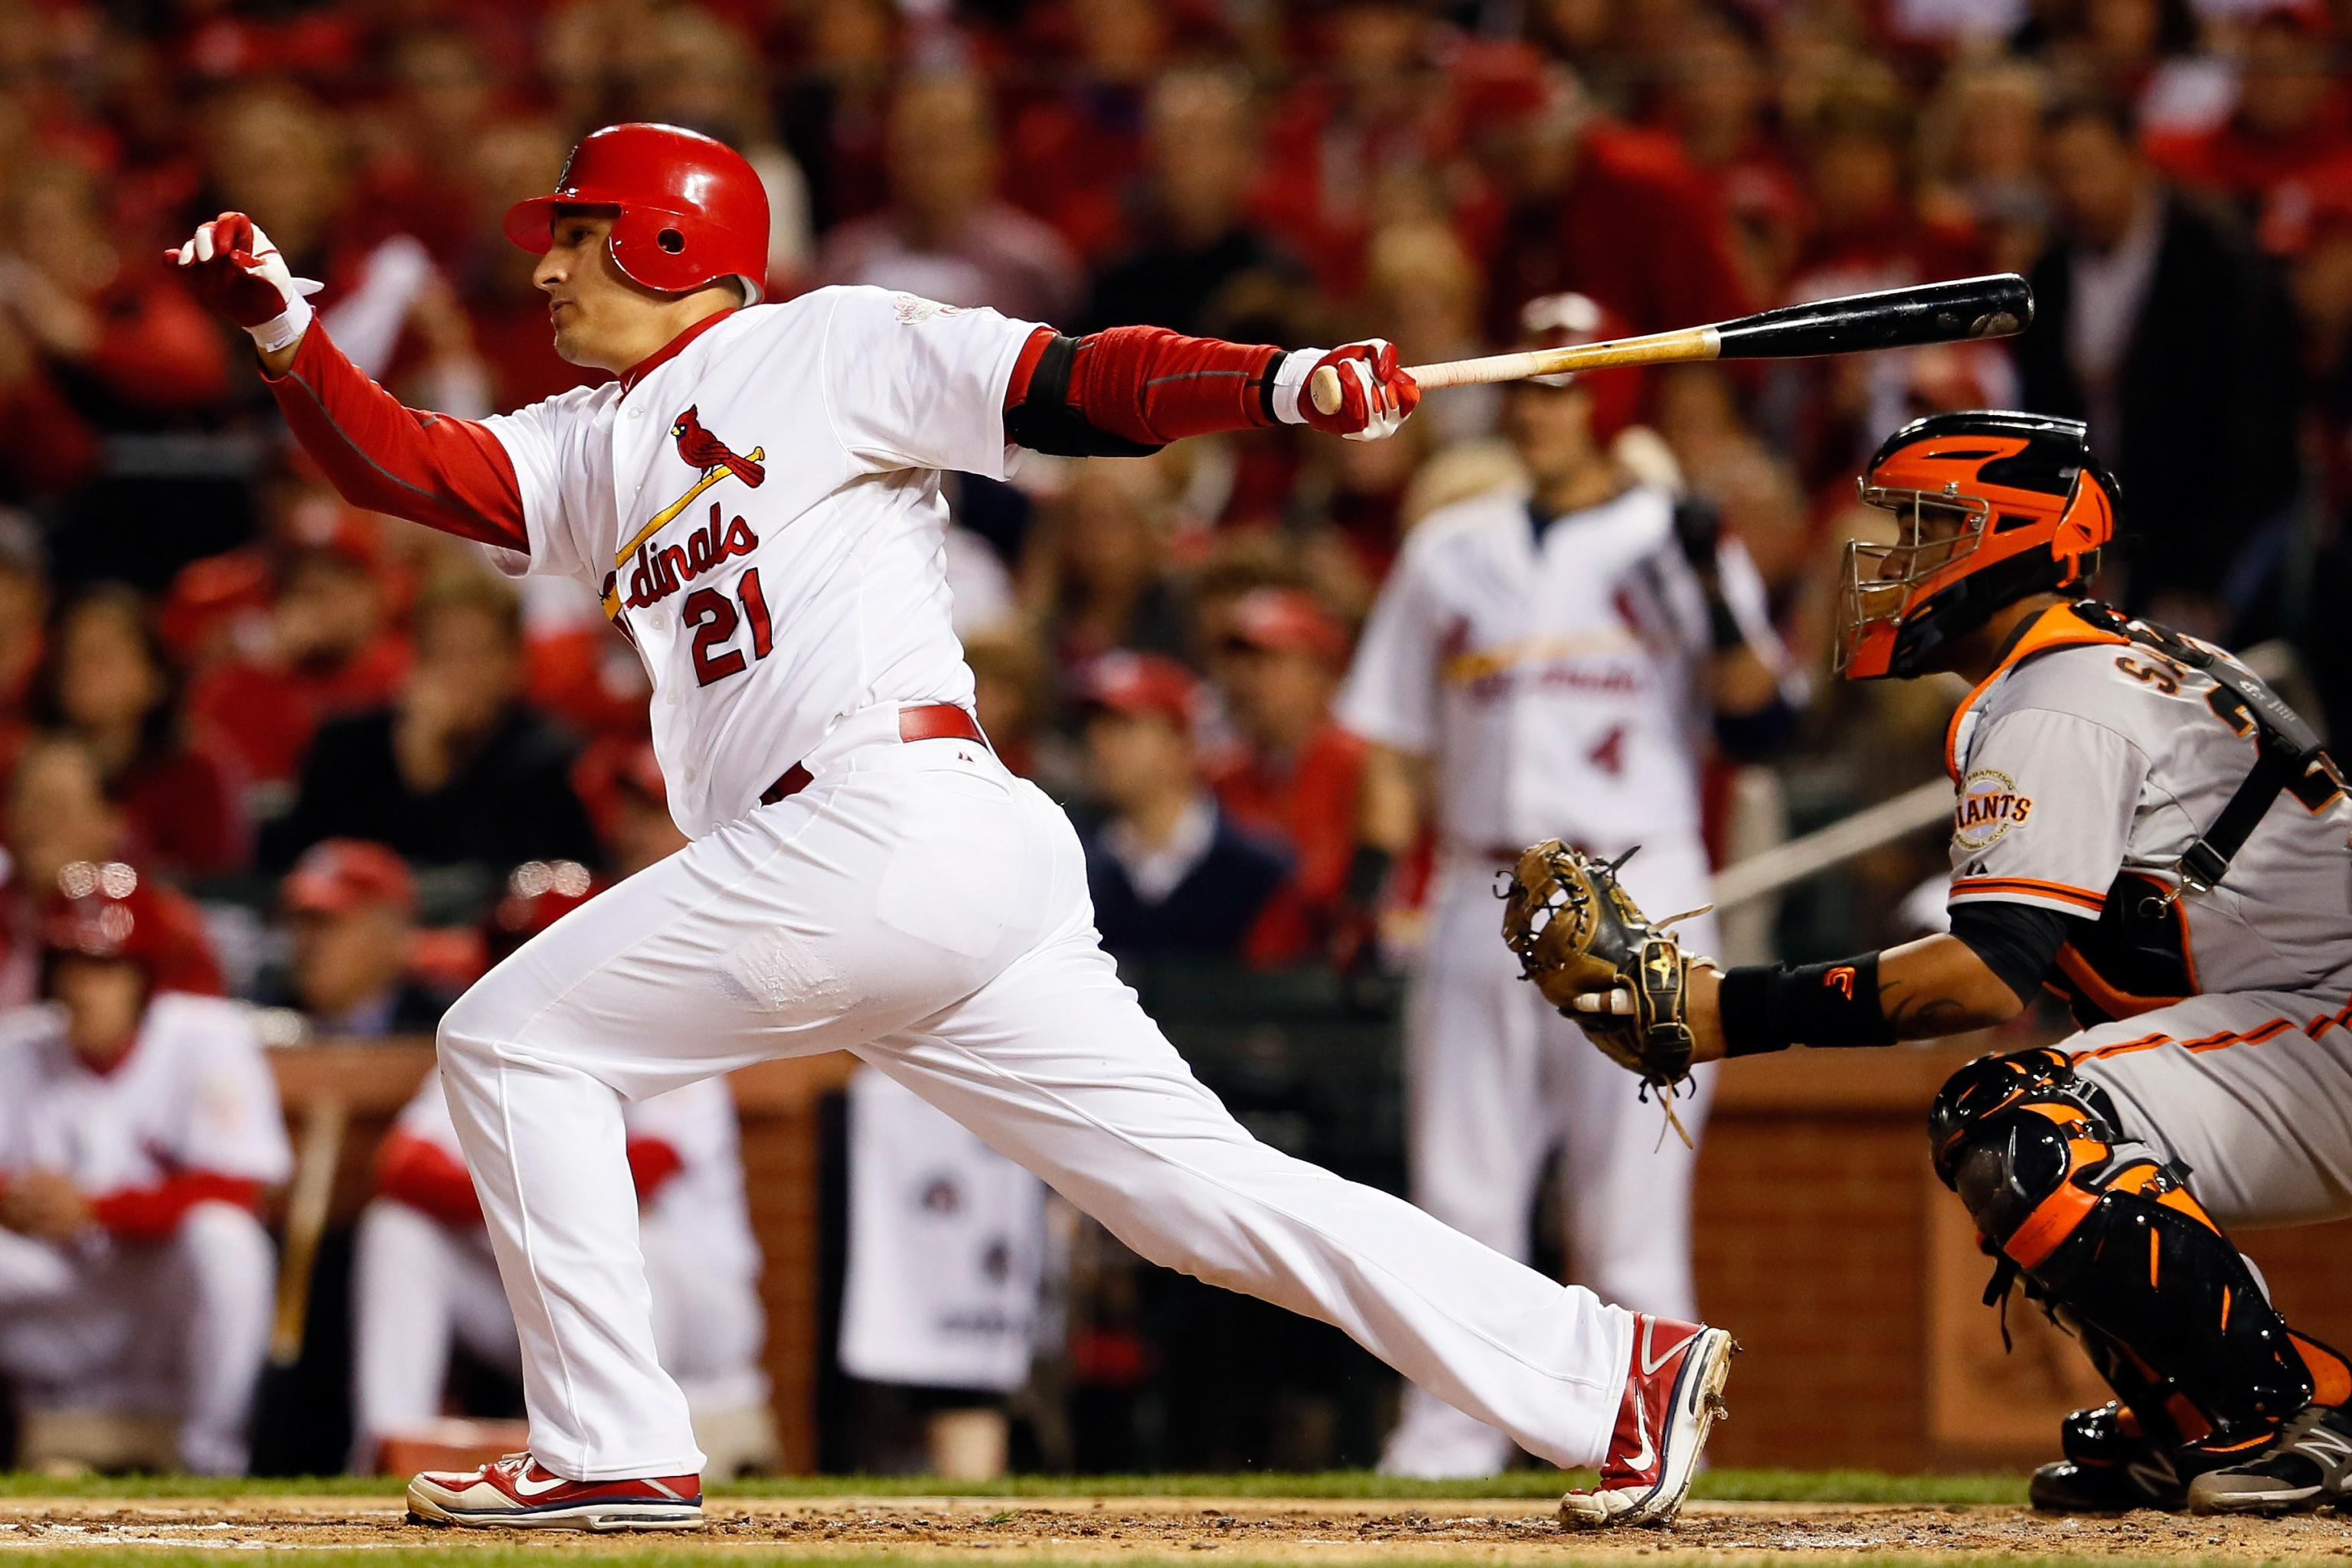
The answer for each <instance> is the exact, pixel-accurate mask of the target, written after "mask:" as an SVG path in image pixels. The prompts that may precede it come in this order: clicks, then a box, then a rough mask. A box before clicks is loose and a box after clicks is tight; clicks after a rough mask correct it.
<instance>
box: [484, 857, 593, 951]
mask: <svg viewBox="0 0 2352 1568" xmlns="http://www.w3.org/2000/svg"><path fill="white" fill-rule="evenodd" d="M595 896H596V879H595V877H594V876H593V874H592V873H591V872H590V871H589V869H588V868H587V867H585V866H583V865H582V864H580V862H579V861H577V860H526V861H524V862H523V863H522V864H521V865H520V866H518V867H516V868H514V870H513V871H512V872H510V873H509V875H508V877H507V890H506V896H505V897H504V898H502V899H500V900H499V906H498V908H497V909H495V910H492V911H491V912H490V930H489V939H490V943H491V948H492V951H493V952H494V953H496V954H497V955H498V956H500V957H503V956H504V955H505V953H506V952H511V951H513V950H514V949H515V948H518V947H520V946H521V945H522V944H523V943H524V942H529V941H530V939H531V938H532V937H535V936H537V935H538V934H539V933H540V932H541V931H545V930H546V929H547V928H548V927H550V926H551V925H553V924H554V923H555V922H556V921H560V920H562V918H563V917H564V916H566V915H568V914H570V913H571V912H572V910H576V909H578V908H579V907H580V906H581V905H583V904H584V903H586V902H587V901H588V900H590V899H593V898H594V897H595Z"/></svg>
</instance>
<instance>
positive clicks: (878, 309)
mask: <svg viewBox="0 0 2352 1568" xmlns="http://www.w3.org/2000/svg"><path fill="white" fill-rule="evenodd" d="M714 321H715V324H713V325H712V326H710V327H709V329H708V330H706V331H700V332H698V333H695V334H692V335H690V336H688V338H687V339H686V340H684V342H683V343H682V345H681V346H676V347H675V348H674V350H673V352H671V353H669V356H668V357H667V358H666V359H663V360H660V361H659V362H658V363H655V364H654V365H653V366H652V368H651V369H648V370H646V371H644V372H643V374H640V375H639V376H637V378H636V379H635V380H634V381H633V382H632V383H630V384H627V385H626V386H624V385H623V384H621V383H618V382H610V383H606V384H604V385H602V386H596V387H589V388H582V389H580V390H577V391H573V392H569V393H566V394H564V395H562V396H560V397H554V398H550V399H549V400H547V401H546V402H543V403H538V404H534V405H531V406H530V407H528V408H525V409H522V410H520V412H517V413H514V414H510V415H502V416H498V417H496V418H492V419H490V420H488V421H486V424H487V425H488V428H489V429H490V430H491V431H492V432H493V433H494V434H495V435H496V436H497V437H498V439H499V442H500V444H501V445H502V446H504V447H505V448H506V451H507V454H508V456H509V458H511V459H512V461H513V464H514V468H515V474H516V478H517V481H518V483H519V484H520V488H521V492H522V510H523V521H524V526H525V529H526V531H527V533H528V535H529V538H530V554H529V558H528V560H525V559H524V558H523V557H522V556H520V555H518V554H517V553H516V552H512V551H505V550H495V549H494V550H493V552H492V554H493V558H494V559H495V560H497V561H498V562H499V565H500V566H501V568H502V569H503V570H506V571H509V572H510V573H514V574H521V573H522V572H525V571H529V572H533V573H542V572H547V573H556V574H562V575H563V576H566V577H570V578H572V579H574V580H575V581H578V582H580V583H583V584H586V585H587V586H588V587H589V588H591V589H592V590H593V591H595V592H597V593H598V594H600V595H603V598H604V606H605V610H606V613H607V614H609V615H611V616H613V617H614V620H615V622H616V623H617V624H618V625H619V626H621V628H622V629H623V630H624V631H625V632H626V633H627V634H628V636H629V637H630V639H631V640H632V641H633V642H634V643H635V645H636V647H637V651H638V653H639V655H640V656H641V657H642V658H644V660H645V663H646V670H647V672H648V673H649V674H650V676H651V678H652V679H653V684H654V701H653V740H654V750H655V752H656V755H657V756H658V757H659V758H660V760H661V767H662V776H663V777H664V778H665V779H666V780H667V782H668V787H669V805H670V814H671V816H674V817H675V818H676V819H677V824H678V826H679V827H680V828H681V829H682V830H683V831H685V832H686V833H687V834H688V836H689V837H699V836H701V835H703V834H705V833H708V832H709V831H710V830H711V829H712V828H713V827H716V826H719V824H721V823H724V822H728V821H731V820H733V819H734V818H736V817H738V816H742V815H743V814H744V813H745V812H746V811H749V810H750V809H751V807H752V806H753V805H756V804H757V802H758V800H759V797H760V795H761V792H762V791H763V790H765V789H766V788H767V787H768V786H769V785H770V784H773V783H774V782H775V780H776V779H777V777H778V776H779V775H780V774H782V773H784V772H785V771H786V770H787V769H788V768H790V767H791V766H792V765H793V763H797V762H799V761H800V760H801V759H802V758H803V757H804V756H806V755H807V754H808V753H809V752H811V751H812V750H814V747H815V746H816V743H817V742H819V741H820V740H822V739H823V738H824V735H825V734H826V733H827V731H829V730H830V729H831V728H832V727H833V725H834V723H835V721H837V720H838V719H840V718H842V717H843V716H845V715H847V714H850V713H854V712H856V711H857V710H860V709H862V708H867V707H871V706H873V705H875V704H877V703H883V702H896V703H925V702H953V703H961V704H962V705H963V706H965V707H967V708H968V707H970V706H971V700H972V679H971V671H970V670H969V669H967V668H965V667H964V663H963V650H962V647H961V644H959V643H958V642H957V640H956V637H955V633H954V631H953V629H952V627H951V626H950V620H949V594H948V587H947V577H946V568H945V563H944V561H943V554H942V538H943V535H944V531H945V529H946V526H947V515H948V514H947V504H946V502H945V501H944V500H942V499H941V498H940V479H939V476H940V470H942V469H947V468H953V469H958V470H961V471H962V472H966V473H974V474H982V475H985V476H987V477H989V478H992V479H1002V478H1003V476H1004V473H1005V463H1006V448H1005V440H1004V421H1003V405H1004V394H1005V389H1006V387H1007V385H1008V384H1010V383H1011V380H1012V376H1013V363H1014V361H1015V360H1016V359H1018V358H1019V356H1020V353H1021V349H1022V346H1023V345H1024V343H1025V342H1027V341H1028V338H1029V336H1030V334H1031V333H1032V332H1033V331H1035V330H1036V328H1035V324H1034V323H1032V322H1027V321H1013V320H1011V319H1009V318H1007V317H1004V316H1001V315H999V314H997V313H996V312H995V311H993V310H964V309H960V308H957V307H954V306H949V305H940V304H938V303H935V302H933V301H931V300H922V299H919V298H917V297H916V296H914V295H911V294H892V293H888V292H887V291H885V290H883V289H866V288H841V289H818V290H816V291H814V292H813V293H809V294H803V295H802V296H801V297H800V298H798V299H795V300H787V301H785V302H784V303H782V304H776V305H755V306H753V307H751V308H750V309H748V310H736V311H733V312H731V313H730V314H728V315H725V316H722V317H718V318H714Z"/></svg>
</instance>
